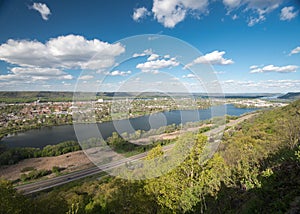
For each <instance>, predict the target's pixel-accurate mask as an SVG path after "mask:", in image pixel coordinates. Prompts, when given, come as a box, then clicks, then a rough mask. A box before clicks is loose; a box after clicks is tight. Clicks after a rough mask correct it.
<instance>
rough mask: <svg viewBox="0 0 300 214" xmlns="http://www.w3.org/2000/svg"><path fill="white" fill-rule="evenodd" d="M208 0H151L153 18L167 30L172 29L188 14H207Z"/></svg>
mask: <svg viewBox="0 0 300 214" xmlns="http://www.w3.org/2000/svg"><path fill="white" fill-rule="evenodd" d="M207 6H208V0H153V7H152V12H153V14H154V18H155V19H157V21H158V22H159V23H161V24H163V25H164V26H165V27H167V28H173V27H175V25H176V24H178V23H179V22H181V21H183V20H184V19H185V17H186V15H187V14H189V13H190V12H192V13H194V14H197V15H199V14H205V13H207Z"/></svg>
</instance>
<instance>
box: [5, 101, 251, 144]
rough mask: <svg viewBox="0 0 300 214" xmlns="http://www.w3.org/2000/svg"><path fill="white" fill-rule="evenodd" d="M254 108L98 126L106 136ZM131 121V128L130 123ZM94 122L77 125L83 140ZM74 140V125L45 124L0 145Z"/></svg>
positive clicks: (143, 118) (188, 112)
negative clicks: (45, 125) (115, 132)
mask: <svg viewBox="0 0 300 214" xmlns="http://www.w3.org/2000/svg"><path fill="white" fill-rule="evenodd" d="M255 110H257V109H252V108H243V109H241V108H236V107H234V106H233V105H231V104H227V105H224V106H215V107H212V108H209V109H204V110H184V111H182V110H173V111H167V112H162V113H156V114H152V115H146V116H141V117H137V118H132V119H129V120H119V121H115V122H114V123H113V122H104V123H99V124H97V125H98V128H99V131H100V132H101V135H102V137H103V138H104V139H106V138H107V137H109V136H111V134H112V132H114V131H116V129H117V130H118V132H119V133H123V132H128V133H131V132H133V131H134V130H145V131H147V130H149V129H150V128H159V127H160V126H165V125H171V124H176V125H178V124H184V123H186V122H195V121H199V120H207V119H210V118H212V117H215V116H223V115H224V114H227V115H232V116H240V115H242V114H245V113H249V112H252V111H255ZM128 122H129V124H130V127H129V126H128ZM94 127H95V125H94V124H78V125H76V133H77V135H80V139H81V140H82V139H88V138H91V137H97V136H98V135H95V128H94ZM67 140H75V141H77V137H76V134H75V131H74V127H73V125H62V126H54V127H43V128H40V129H34V130H29V131H26V132H23V133H17V134H15V135H12V136H8V137H4V138H3V139H2V140H1V142H0V143H1V144H5V145H7V146H8V147H36V148H43V147H44V146H46V145H55V144H58V143H60V142H63V141H67Z"/></svg>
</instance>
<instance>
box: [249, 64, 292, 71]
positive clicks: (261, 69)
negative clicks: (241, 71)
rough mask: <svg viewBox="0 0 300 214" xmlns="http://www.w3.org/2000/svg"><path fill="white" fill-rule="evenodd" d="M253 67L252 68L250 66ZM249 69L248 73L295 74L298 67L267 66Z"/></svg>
mask: <svg viewBox="0 0 300 214" xmlns="http://www.w3.org/2000/svg"><path fill="white" fill-rule="evenodd" d="M251 67H253V66H251ZM251 67H250V73H269V72H275V73H293V72H296V71H297V69H298V66H296V65H286V66H281V67H278V66H274V65H267V66H264V67H262V68H259V67H253V68H252V69H251Z"/></svg>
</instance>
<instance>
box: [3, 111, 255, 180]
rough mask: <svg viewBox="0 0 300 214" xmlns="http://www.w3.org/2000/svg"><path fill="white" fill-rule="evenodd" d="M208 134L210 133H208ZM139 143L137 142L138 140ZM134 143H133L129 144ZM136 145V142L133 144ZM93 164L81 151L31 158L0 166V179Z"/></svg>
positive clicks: (159, 137) (172, 135)
mask: <svg viewBox="0 0 300 214" xmlns="http://www.w3.org/2000/svg"><path fill="white" fill-rule="evenodd" d="M256 114H257V113H250V114H247V115H243V116H242V117H239V118H237V119H236V120H230V121H229V122H228V123H227V126H229V127H230V126H233V125H235V124H238V123H240V122H242V121H244V120H247V119H250V118H251V117H253V116H254V115H256ZM210 126H211V124H203V125H201V126H198V127H191V128H187V129H186V130H182V131H175V132H171V133H164V134H161V135H155V136H149V137H147V138H142V139H140V140H142V141H143V142H150V141H153V139H157V140H162V139H165V140H166V139H170V140H173V139H176V138H177V137H179V136H180V135H181V134H182V133H186V132H195V131H197V130H199V129H201V128H205V127H210ZM208 132H210V131H208ZM138 141H139V140H138ZM131 143H134V142H131ZM135 143H137V142H135ZM92 149H93V148H92ZM92 166H93V163H92V162H91V161H90V160H89V159H88V157H87V156H86V155H85V153H84V152H83V151H76V152H71V153H67V154H64V155H60V156H56V157H41V158H31V159H26V160H23V161H20V162H19V163H18V164H15V165H9V166H2V167H0V178H4V179H7V180H11V181H16V182H20V178H21V175H22V174H24V172H22V171H23V170H24V169H26V168H29V167H31V168H33V169H36V170H51V169H53V167H59V168H64V170H63V171H62V172H61V173H64V174H65V173H70V172H74V171H78V170H82V169H87V168H89V167H92ZM54 176H56V175H55V174H54V173H52V174H50V175H48V176H47V178H51V177H54Z"/></svg>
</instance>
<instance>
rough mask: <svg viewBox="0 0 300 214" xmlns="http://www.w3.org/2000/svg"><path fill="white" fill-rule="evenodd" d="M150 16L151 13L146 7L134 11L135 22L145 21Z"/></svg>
mask: <svg viewBox="0 0 300 214" xmlns="http://www.w3.org/2000/svg"><path fill="white" fill-rule="evenodd" d="M149 15H150V12H149V11H148V10H147V9H146V8H145V7H141V8H137V9H134V12H133V15H132V18H133V20H134V21H139V20H140V19H143V18H145V17H146V16H149Z"/></svg>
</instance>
